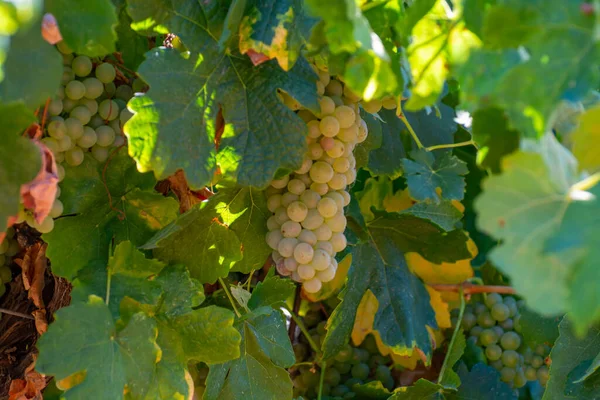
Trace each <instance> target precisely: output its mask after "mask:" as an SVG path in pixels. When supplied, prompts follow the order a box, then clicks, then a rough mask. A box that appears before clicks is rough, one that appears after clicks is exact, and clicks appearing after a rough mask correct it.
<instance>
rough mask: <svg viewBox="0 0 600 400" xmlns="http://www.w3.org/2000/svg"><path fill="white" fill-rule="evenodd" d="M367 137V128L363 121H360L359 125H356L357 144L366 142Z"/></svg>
mask: <svg viewBox="0 0 600 400" xmlns="http://www.w3.org/2000/svg"><path fill="white" fill-rule="evenodd" d="M368 135H369V128H368V127H367V123H366V122H365V121H364V120H361V121H360V125H358V143H362V142H364V141H365V140H367V136H368Z"/></svg>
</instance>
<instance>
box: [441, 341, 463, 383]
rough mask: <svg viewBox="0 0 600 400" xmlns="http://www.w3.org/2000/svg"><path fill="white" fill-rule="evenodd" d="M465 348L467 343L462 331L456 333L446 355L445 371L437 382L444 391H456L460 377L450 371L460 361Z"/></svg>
mask: <svg viewBox="0 0 600 400" xmlns="http://www.w3.org/2000/svg"><path fill="white" fill-rule="evenodd" d="M466 348H467V341H466V340H465V335H464V333H463V331H462V329H461V330H460V331H459V332H458V334H457V336H456V339H455V340H454V345H453V346H452V350H451V351H450V352H448V353H447V354H446V360H444V362H445V363H446V370H445V373H444V376H443V377H442V380H441V381H440V382H439V384H440V385H442V386H443V387H444V388H445V389H458V387H459V386H460V377H459V376H458V374H457V373H456V372H454V370H453V369H452V368H453V367H454V365H455V364H456V363H457V362H458V360H460V358H461V357H462V355H463V354H464V352H465V349H466Z"/></svg>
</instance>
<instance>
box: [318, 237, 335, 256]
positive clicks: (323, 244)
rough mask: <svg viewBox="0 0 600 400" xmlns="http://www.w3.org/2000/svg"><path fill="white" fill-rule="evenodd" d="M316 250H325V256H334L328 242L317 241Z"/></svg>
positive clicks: (331, 246)
mask: <svg viewBox="0 0 600 400" xmlns="http://www.w3.org/2000/svg"><path fill="white" fill-rule="evenodd" d="M316 248H317V249H322V250H325V251H326V252H327V254H329V255H330V256H332V257H333V256H334V255H335V251H333V245H332V244H331V242H329V241H326V242H324V241H318V242H317V244H316Z"/></svg>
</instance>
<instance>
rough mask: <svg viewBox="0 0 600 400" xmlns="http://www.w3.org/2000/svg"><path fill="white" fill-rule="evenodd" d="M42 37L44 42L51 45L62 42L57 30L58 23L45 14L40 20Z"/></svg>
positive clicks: (50, 15)
mask: <svg viewBox="0 0 600 400" xmlns="http://www.w3.org/2000/svg"><path fill="white" fill-rule="evenodd" d="M42 37H43V38H44V40H45V41H46V42H48V43H50V44H52V45H54V44H56V43H58V42H60V41H61V40H62V35H61V34H60V29H59V28H58V22H57V21H56V18H54V15H52V14H50V13H47V14H45V15H44V19H43V20H42Z"/></svg>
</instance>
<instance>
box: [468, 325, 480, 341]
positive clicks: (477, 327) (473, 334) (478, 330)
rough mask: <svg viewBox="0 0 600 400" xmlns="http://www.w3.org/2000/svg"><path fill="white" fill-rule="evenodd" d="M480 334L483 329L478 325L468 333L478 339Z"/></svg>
mask: <svg viewBox="0 0 600 400" xmlns="http://www.w3.org/2000/svg"><path fill="white" fill-rule="evenodd" d="M481 332H483V328H482V327H480V326H479V325H476V326H474V327H473V328H472V329H471V332H469V333H470V334H471V336H475V337H477V338H479V335H481Z"/></svg>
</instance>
